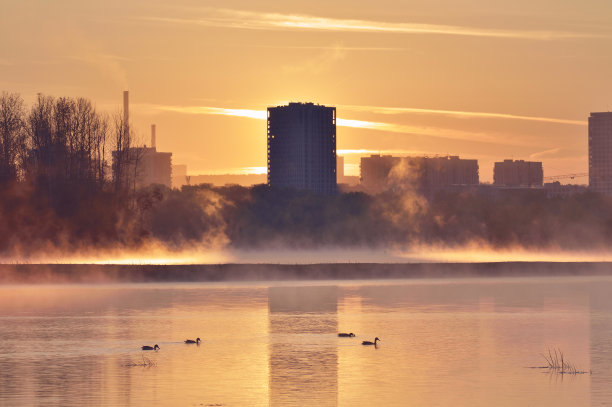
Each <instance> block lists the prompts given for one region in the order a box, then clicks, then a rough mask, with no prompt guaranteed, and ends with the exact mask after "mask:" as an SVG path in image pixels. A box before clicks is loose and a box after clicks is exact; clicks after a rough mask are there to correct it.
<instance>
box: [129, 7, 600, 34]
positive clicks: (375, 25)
mask: <svg viewBox="0 0 612 407" xmlns="http://www.w3.org/2000/svg"><path fill="white" fill-rule="evenodd" d="M140 20H144V21H151V22H159V23H168V24H190V25H201V26H209V27H224V28H239V29H250V30H301V31H304V30H316V31H343V32H377V33H395V34H435V35H455V36H457V35H458V36H470V37H493V38H509V39H531V40H558V39H568V38H592V37H598V36H599V35H596V34H591V33H580V32H571V31H556V30H518V29H517V30H501V29H493V28H478V27H464V26H454V25H442V24H421V23H407V22H387V21H373V20H357V19H340V18H329V17H317V16H311V15H299V14H280V13H264V12H255V11H245V10H229V9H210V10H207V11H206V15H204V16H202V17H199V18H192V17H190V18H181V17H158V16H144V17H140Z"/></svg>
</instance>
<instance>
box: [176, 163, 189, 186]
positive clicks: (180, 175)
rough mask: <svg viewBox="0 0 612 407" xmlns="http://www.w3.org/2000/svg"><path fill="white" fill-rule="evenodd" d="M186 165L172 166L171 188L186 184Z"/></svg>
mask: <svg viewBox="0 0 612 407" xmlns="http://www.w3.org/2000/svg"><path fill="white" fill-rule="evenodd" d="M187 184H188V182H187V166H186V165H184V164H175V165H173V166H172V188H180V187H182V186H183V185H187Z"/></svg>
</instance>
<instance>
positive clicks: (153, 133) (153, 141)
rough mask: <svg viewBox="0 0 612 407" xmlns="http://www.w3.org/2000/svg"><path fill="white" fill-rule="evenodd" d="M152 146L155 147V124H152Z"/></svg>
mask: <svg viewBox="0 0 612 407" xmlns="http://www.w3.org/2000/svg"><path fill="white" fill-rule="evenodd" d="M151 147H153V148H155V125H154V124H152V125H151Z"/></svg>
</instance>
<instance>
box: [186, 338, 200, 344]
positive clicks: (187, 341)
mask: <svg viewBox="0 0 612 407" xmlns="http://www.w3.org/2000/svg"><path fill="white" fill-rule="evenodd" d="M200 342H202V340H201V339H200V338H197V339H196V340H195V341H194V340H193V339H185V343H195V344H197V345H199V344H200Z"/></svg>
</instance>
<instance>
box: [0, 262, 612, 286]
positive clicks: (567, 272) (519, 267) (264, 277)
mask: <svg viewBox="0 0 612 407" xmlns="http://www.w3.org/2000/svg"><path fill="white" fill-rule="evenodd" d="M605 275H612V262H492V263H329V264H325V263H319V264H204V265H106V264H105V265H99V264H0V284H65V283H80V284H87V283H153V282H220V281H283V280H287V281H291V280H369V279H424V278H431V279H436V278H482V277H530V276H536V277H538V276H539V277H553V276H605Z"/></svg>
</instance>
